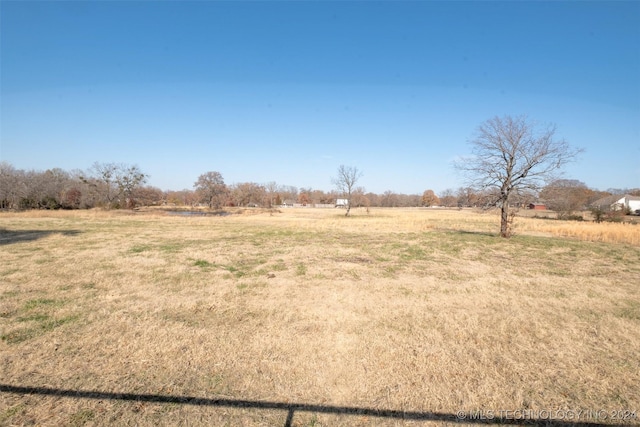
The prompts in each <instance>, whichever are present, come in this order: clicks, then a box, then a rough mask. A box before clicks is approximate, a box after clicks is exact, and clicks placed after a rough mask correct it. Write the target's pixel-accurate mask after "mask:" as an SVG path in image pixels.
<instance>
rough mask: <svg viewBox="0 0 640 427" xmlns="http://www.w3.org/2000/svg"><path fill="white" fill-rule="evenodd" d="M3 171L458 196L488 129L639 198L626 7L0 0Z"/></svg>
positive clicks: (633, 41) (638, 5)
mask: <svg viewBox="0 0 640 427" xmlns="http://www.w3.org/2000/svg"><path fill="white" fill-rule="evenodd" d="M0 24H1V25H0V28H1V29H0V36H1V39H0V54H1V58H0V59H1V62H0V73H1V74H0V83H1V85H0V103H1V104H0V113H1V116H0V126H1V127H0V160H2V161H7V162H9V163H11V164H13V165H14V166H15V167H17V168H20V169H36V170H46V169H47V168H52V167H60V168H63V169H67V170H71V169H87V168H88V167H90V166H91V164H93V163H94V162H96V161H98V162H123V163H128V164H137V165H138V166H140V168H141V169H142V170H143V171H144V172H146V173H148V174H149V175H150V180H149V184H151V185H154V186H158V187H160V188H162V189H165V190H167V189H174V190H178V189H183V188H192V186H193V183H194V182H195V180H196V179H197V177H198V175H200V174H202V173H204V172H207V171H211V170H215V171H219V172H220V173H222V175H223V177H224V178H225V181H226V182H227V183H228V184H231V183H234V182H246V181H253V182H258V183H266V182H270V181H275V182H277V183H278V184H283V185H295V186H298V187H312V188H316V189H322V190H330V189H332V185H331V177H332V176H335V172H336V169H337V168H338V166H339V165H341V164H344V165H351V166H356V167H358V168H359V169H360V170H361V171H362V172H363V177H362V178H361V180H360V184H361V185H362V186H364V187H365V188H366V189H367V190H368V191H373V192H377V193H382V192H384V191H386V190H392V191H396V192H402V193H422V192H423V191H424V190H425V189H434V190H435V191H436V192H440V191H442V190H444V189H446V188H456V187H458V186H460V185H462V184H463V181H462V179H461V177H459V176H457V175H456V173H455V172H454V170H453V168H452V166H451V162H452V161H453V160H454V159H456V158H457V157H458V156H462V155H465V154H468V152H469V151H470V150H469V146H468V141H469V140H470V139H471V138H472V136H473V132H474V130H475V129H476V128H477V126H478V125H479V124H480V123H482V122H483V121H485V120H487V119H489V118H491V117H494V116H496V115H499V116H502V115H505V114H510V115H521V114H526V115H528V116H529V118H531V119H532V120H536V121H538V122H540V123H555V124H556V125H557V136H558V137H560V138H564V139H566V140H568V141H569V142H570V143H571V144H573V145H575V146H577V147H582V148H584V149H585V153H584V154H583V155H582V156H581V158H580V160H579V161H578V162H576V163H573V164H571V165H570V166H568V167H567V168H566V169H565V171H566V177H567V178H572V179H579V180H581V181H583V182H585V183H586V184H587V185H589V186H590V187H592V188H596V189H607V188H611V187H616V188H620V187H640V2H637V1H632V2H624V1H606V2H605V1H602V2H599V1H589V2H582V1H573V2H538V1H536V2H534V1H530V2H499V1H492V2H461V1H455V2H453V1H452V2H435V1H433V2H432V1H412V2H373V1H371V2H367V1H362V2H355V1H349V2H312V1H295V2H293V1H292V2H286V1H279V2H269V1H264V2H214V1H199V2H171V1H165V2H155V1H146V2H129V1H124V2H121V1H113V2H110V1H103V2H71V1H68V2H59V1H47V2H14V1H6V0H3V1H1V2H0Z"/></svg>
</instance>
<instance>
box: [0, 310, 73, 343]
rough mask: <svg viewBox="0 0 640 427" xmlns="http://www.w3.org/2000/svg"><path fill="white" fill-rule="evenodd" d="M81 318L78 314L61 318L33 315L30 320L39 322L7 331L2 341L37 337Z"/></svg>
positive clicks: (1, 337)
mask: <svg viewBox="0 0 640 427" xmlns="http://www.w3.org/2000/svg"><path fill="white" fill-rule="evenodd" d="M78 318H79V316H77V315H72V316H66V317H61V318H59V319H50V318H49V316H44V317H39V316H38V317H36V316H34V317H32V318H31V319H30V320H36V319H38V320H37V322H38V324H37V325H35V326H32V327H26V328H18V329H15V330H13V331H10V332H7V333H5V334H2V335H1V336H0V339H2V341H5V342H6V343H7V344H17V343H21V342H23V341H26V340H29V339H32V338H36V337H38V336H41V335H44V334H46V333H47V332H50V331H52V330H54V329H56V328H58V327H60V326H62V325H65V324H67V323H72V322H74V321H76V320H77V319H78Z"/></svg>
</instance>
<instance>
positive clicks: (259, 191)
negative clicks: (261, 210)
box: [230, 182, 266, 206]
mask: <svg viewBox="0 0 640 427" xmlns="http://www.w3.org/2000/svg"><path fill="white" fill-rule="evenodd" d="M230 195H231V200H232V201H233V204H234V205H235V206H257V205H259V204H260V203H262V201H263V200H264V199H265V195H266V192H265V189H264V187H263V186H262V185H260V184H257V183H255V182H242V183H240V184H233V185H232V186H231V188H230Z"/></svg>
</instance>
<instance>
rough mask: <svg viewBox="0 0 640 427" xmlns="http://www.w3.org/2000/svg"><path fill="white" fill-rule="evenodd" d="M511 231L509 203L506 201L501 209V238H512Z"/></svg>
mask: <svg viewBox="0 0 640 427" xmlns="http://www.w3.org/2000/svg"><path fill="white" fill-rule="evenodd" d="M510 235H511V230H509V203H508V202H507V201H506V200H504V201H503V202H502V207H501V208H500V237H510Z"/></svg>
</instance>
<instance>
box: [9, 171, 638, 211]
mask: <svg viewBox="0 0 640 427" xmlns="http://www.w3.org/2000/svg"><path fill="white" fill-rule="evenodd" d="M338 172H340V170H339V171H338ZM358 172H359V171H358ZM342 173H343V174H344V173H346V171H345V170H342ZM340 176H341V175H340V173H339V174H338V178H339V177H340ZM358 177H359V176H358ZM148 178H149V176H148V175H147V174H146V173H144V172H143V171H142V170H141V169H140V168H139V167H138V166H135V165H127V164H122V163H94V164H93V165H92V166H91V167H90V168H89V169H88V170H86V171H82V170H72V171H65V170H63V169H60V168H53V169H47V170H46V171H33V170H21V169H16V168H14V167H13V166H12V165H11V164H9V163H7V162H0V209H16V210H24V209H90V208H94V207H102V208H110V209H119V208H122V209H131V208H135V207H139V206H161V205H175V206H181V205H184V206H197V205H207V206H209V207H211V208H214V209H219V208H223V207H233V206H236V207H254V206H259V207H267V208H268V207H274V206H283V205H285V206H289V205H301V206H314V205H333V204H335V202H336V199H338V198H341V197H344V196H345V193H346V192H348V191H347V190H349V188H346V190H345V187H344V186H341V185H338V184H339V182H337V181H338V179H337V178H336V179H334V184H336V189H335V190H331V191H323V190H319V189H313V188H309V187H295V186H291V185H280V184H277V183H276V182H268V183H264V184H260V183H255V182H242V183H234V184H230V185H227V184H226V183H225V182H224V178H223V176H222V175H221V174H220V173H219V172H215V171H211V172H206V173H204V174H202V175H200V176H199V177H198V179H197V181H196V182H195V183H194V187H193V189H184V190H179V191H172V190H169V191H166V190H162V189H160V188H157V187H153V186H150V185H146V184H147V180H148ZM352 181H355V180H352ZM349 183H350V184H351V188H350V191H351V194H350V201H351V203H350V206H351V207H422V206H427V207H429V206H441V207H448V208H463V207H485V205H487V204H488V203H491V201H492V200H493V198H492V194H491V192H489V191H479V190H477V189H474V188H472V187H459V188H457V189H446V190H444V191H441V192H439V193H436V192H434V191H433V190H430V189H428V190H425V191H424V192H423V193H422V194H403V193H398V192H394V191H391V190H388V191H385V192H384V193H373V192H367V191H366V190H365V189H364V188H363V187H355V185H354V184H355V182H349ZM624 193H627V194H636V195H640V190H638V189H609V190H607V191H598V190H593V189H590V188H589V187H588V186H587V185H586V184H585V183H583V182H581V181H578V180H571V179H564V180H555V181H553V182H551V183H549V184H548V185H547V186H545V187H543V188H542V190H541V191H539V192H530V193H526V192H525V193H523V194H519V195H518V197H514V198H513V199H512V200H511V201H510V202H511V203H512V204H513V205H521V206H524V205H526V204H528V203H532V202H535V201H539V200H542V201H543V202H544V203H545V204H546V205H547V207H548V208H549V209H551V210H555V211H557V212H558V213H559V215H560V216H567V215H570V214H571V213H572V212H575V211H580V210H584V209H586V208H588V207H589V206H590V205H591V204H592V203H593V202H594V201H596V200H598V199H600V198H602V197H605V196H608V195H611V194H624Z"/></svg>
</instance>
